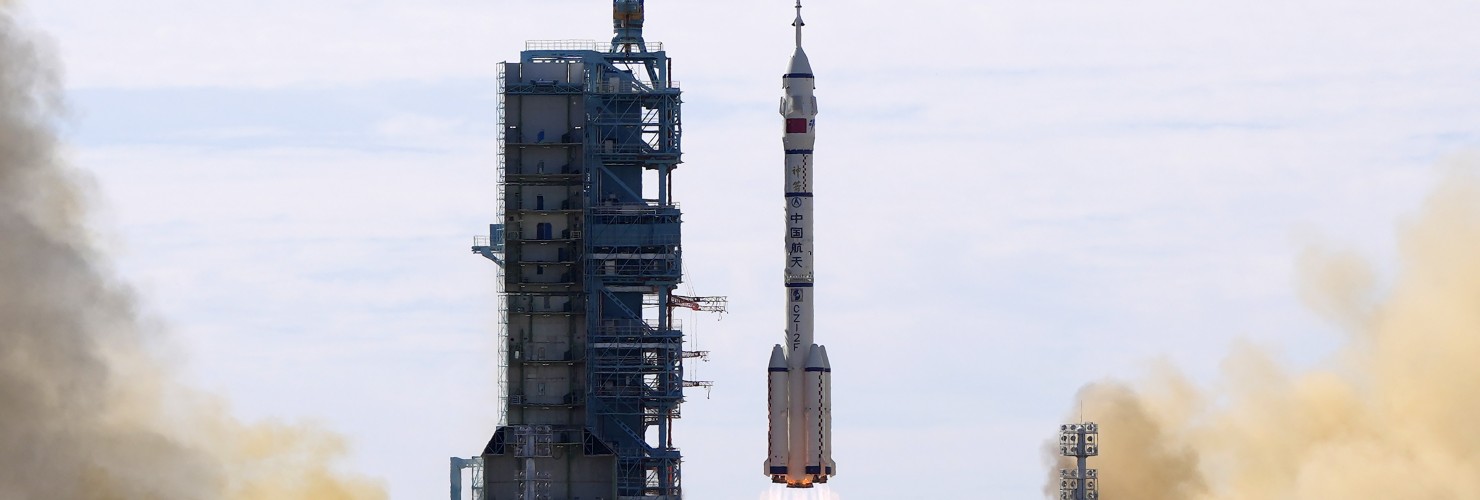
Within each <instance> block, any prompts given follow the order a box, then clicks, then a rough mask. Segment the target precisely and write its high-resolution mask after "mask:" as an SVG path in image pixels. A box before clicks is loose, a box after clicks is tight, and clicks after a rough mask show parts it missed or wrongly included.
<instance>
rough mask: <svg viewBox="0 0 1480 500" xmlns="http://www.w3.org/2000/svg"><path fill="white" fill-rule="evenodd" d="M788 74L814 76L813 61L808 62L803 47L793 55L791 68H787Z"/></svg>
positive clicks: (798, 48)
mask: <svg viewBox="0 0 1480 500" xmlns="http://www.w3.org/2000/svg"><path fill="white" fill-rule="evenodd" d="M786 72H787V73H788V74H812V61H809V60H807V52H806V51H803V50H802V48H801V47H797V51H796V52H793V53H792V54H791V66H790V67H788V68H787V70H786Z"/></svg>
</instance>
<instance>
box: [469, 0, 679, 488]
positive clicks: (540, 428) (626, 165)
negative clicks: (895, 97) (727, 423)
mask: <svg viewBox="0 0 1480 500" xmlns="http://www.w3.org/2000/svg"><path fill="white" fill-rule="evenodd" d="M613 4H614V8H613V24H614V28H615V32H616V34H615V36H614V37H613V38H612V41H611V43H610V44H607V43H605V42H595V41H549V42H544V41H536V42H528V43H527V44H526V45H525V50H524V51H523V52H521V53H520V56H519V62H508V63H503V64H501V65H500V66H499V85H500V96H501V99H500V112H499V122H500V127H499V131H500V134H501V135H500V138H499V141H500V149H501V154H500V164H499V169H498V173H499V182H500V190H499V194H498V197H499V200H498V207H499V218H500V222H499V223H497V224H493V225H492V226H491V227H490V231H489V235H488V236H487V237H481V236H480V237H478V238H476V240H475V242H474V246H473V251H474V252H475V253H479V254H482V255H483V256H485V257H488V258H489V259H490V260H493V261H494V262H495V263H497V264H498V265H499V267H500V270H501V272H500V280H499V281H500V301H499V309H500V311H499V318H500V320H501V324H500V333H501V342H500V351H501V352H500V353H499V362H500V364H501V366H500V372H501V373H502V374H503V376H502V378H501V380H500V396H501V398H502V402H503V415H502V418H501V422H500V426H499V427H498V429H497V431H495V432H494V434H493V437H492V438H491V439H490V440H489V441H488V444H487V446H486V447H485V448H484V449H483V452H482V454H481V457H480V458H481V461H482V477H483V480H482V490H481V491H480V492H478V493H480V494H482V495H484V496H486V498H489V499H497V500H504V499H523V500H546V499H548V500H569V499H585V500H593V499H607V500H619V499H637V498H642V499H654V498H657V499H670V500H678V499H679V498H680V497H681V493H682V487H681V484H682V483H681V480H680V479H681V475H680V473H679V469H680V463H681V456H680V454H679V450H678V448H676V447H674V445H673V432H672V425H673V421H674V420H675V419H677V418H679V405H680V403H682V402H683V400H684V387H685V386H686V385H692V384H696V383H693V382H688V383H686V382H685V381H684V380H683V378H682V377H683V363H684V359H685V357H686V356H693V355H697V354H698V353H685V352H684V351H683V345H684V336H683V333H682V331H681V325H680V324H679V321H678V320H675V319H674V318H672V317H671V316H672V315H671V311H672V308H673V307H681V306H683V305H682V304H680V303H678V302H679V301H682V298H681V297H680V298H675V297H677V296H675V295H673V290H674V288H675V287H676V286H677V284H678V283H679V281H680V279H681V271H682V267H681V263H682V259H681V248H682V247H681V242H680V231H679V226H680V222H681V217H680V212H679V207H678V204H677V203H676V202H675V201H674V200H673V192H672V187H673V185H672V174H673V171H674V169H675V168H676V167H677V166H678V165H679V163H681V159H682V156H681V152H680V148H679V139H680V136H681V132H682V127H681V123H680V113H679V105H680V102H681V100H680V92H679V89H678V83H677V82H675V81H674V80H673V79H672V78H671V75H670V74H669V71H670V68H671V62H670V60H669V59H668V56H667V54H666V53H665V52H664V51H663V46H662V44H658V43H647V42H645V41H644V40H643V38H642V25H643V2H642V0H615V1H614V2H613ZM644 306H646V308H645V307H644ZM456 465H457V463H456V462H455V463H454V467H456Z"/></svg>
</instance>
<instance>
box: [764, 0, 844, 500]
mask: <svg viewBox="0 0 1480 500" xmlns="http://www.w3.org/2000/svg"><path fill="white" fill-rule="evenodd" d="M796 9H797V18H796V21H795V22H793V23H792V26H795V27H796V35H797V47H796V52H795V53H793V54H792V56H791V65H790V67H788V68H787V71H786V74H785V75H783V76H782V77H781V86H782V88H783V89H784V90H785V95H784V96H783V97H782V98H781V116H782V118H783V123H784V127H785V128H784V129H783V130H784V132H783V135H782V136H781V137H782V138H781V142H782V144H783V145H784V147H785V149H786V186H785V188H784V192H785V193H786V238H785V242H786V254H785V255H786V273H785V285H786V343H785V344H777V345H776V347H775V348H773V349H772V350H771V363H770V367H769V373H768V377H767V382H768V383H767V392H768V396H769V398H768V402H769V417H770V439H769V454H768V456H767V457H766V463H765V473H766V475H767V476H770V477H771V482H774V483H786V486H787V487H790V488H811V487H812V485H813V484H815V483H825V482H827V478H828V477H829V476H832V475H833V474H834V473H836V472H837V468H836V465H835V464H834V463H833V459H832V367H831V366H830V365H829V364H828V361H827V349H826V348H824V347H822V346H820V345H817V344H814V343H812V303H813V298H814V296H813V291H814V287H813V286H814V285H815V284H816V281H815V280H814V278H813V270H812V200H813V197H812V170H813V168H812V146H813V143H814V142H815V140H816V135H815V128H816V125H817V98H816V97H814V96H813V95H812V93H813V90H814V89H815V88H816V86H815V85H814V79H813V76H812V65H811V63H810V62H808V61H807V53H806V52H803V51H802V26H803V25H804V24H803V23H802V2H801V0H797V5H796Z"/></svg>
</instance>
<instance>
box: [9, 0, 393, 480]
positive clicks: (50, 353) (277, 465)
mask: <svg viewBox="0 0 1480 500" xmlns="http://www.w3.org/2000/svg"><path fill="white" fill-rule="evenodd" d="M10 5H11V4H9V3H6V2H4V1H3V0H0V443H3V444H0V497H4V498H5V499H7V500H33V499H34V500H73V499H81V500H94V499H96V500H104V499H144V498H147V499H158V500H201V499H207V500H209V499H228V500H269V499H274V500H278V499H287V500H295V499H296V500H310V499H312V500H335V499H344V500H361V499H376V498H385V493H384V492H382V491H381V489H380V487H379V486H378V485H375V484H373V483H368V482H365V481H362V480H359V479H358V478H353V477H347V476H343V475H340V474H337V473H335V472H334V471H333V469H332V467H331V464H332V463H333V461H334V460H335V459H337V458H338V457H339V456H340V455H342V452H343V451H344V443H343V442H342V441H341V440H340V438H338V437H336V436H334V435H331V434H328V433H324V432H320V431H318V430H316V429H313V428H308V427H296V426H287V425H245V424H242V423H240V422H238V421H237V420H235V419H233V418H232V417H230V416H229V415H226V414H225V413H224V412H223V411H222V407H223V406H224V405H223V404H222V402H221V401H219V400H217V399H215V398H211V397H208V396H205V395H201V394H197V393H194V392H191V391H190V390H188V389H186V388H185V387H184V386H183V385H181V384H179V383H178V382H176V381H174V380H173V379H172V378H171V376H170V373H168V369H166V368H161V367H160V366H161V365H162V363H161V359H160V357H159V356H156V355H154V353H152V352H151V351H150V347H151V346H158V345H159V344H160V342H161V341H162V340H163V339H161V336H160V332H158V331H156V329H154V328H151V327H150V326H149V324H148V323H147V322H144V321H141V320H140V319H139V318H138V316H137V311H136V304H135V297H134V295H133V293H132V291H131V290H129V288H128V287H127V286H125V285H123V284H121V283H119V282H118V280H117V278H116V277H115V276H114V275H113V273H112V271H111V269H110V268H109V266H108V264H107V262H106V260H105V259H103V258H102V254H101V253H100V252H99V251H98V250H97V248H95V247H94V246H93V245H92V244H90V242H89V228H88V226H87V223H86V220H85V218H84V215H85V214H86V209H87V205H88V201H89V200H88V196H87V194H88V193H87V190H86V189H85V188H84V187H83V186H85V184H86V182H85V178H84V177H85V176H84V175H83V174H82V173H81V172H78V171H76V170H72V169H70V168H68V167H67V166H65V165H64V164H62V162H61V161H60V160H59V159H58V157H57V152H56V148H57V138H56V135H55V132H54V130H53V127H54V123H55V122H56V120H57V116H58V113H59V111H58V109H59V107H60V104H59V103H60V101H61V98H60V91H59V86H58V85H57V78H56V73H55V71H53V70H52V68H51V67H50V65H51V60H50V58H49V57H47V54H46V51H45V50H43V49H44V44H39V43H38V42H37V41H36V37H35V36H34V35H32V34H31V33H29V32H27V31H26V30H25V29H23V28H22V27H21V26H20V25H19V24H18V23H17V21H16V19H15V18H14V17H13V15H12V12H13V11H12V7H11V6H10Z"/></svg>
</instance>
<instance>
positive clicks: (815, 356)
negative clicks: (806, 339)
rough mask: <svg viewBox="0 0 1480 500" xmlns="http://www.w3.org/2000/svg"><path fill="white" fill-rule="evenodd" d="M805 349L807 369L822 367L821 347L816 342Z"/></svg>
mask: <svg viewBox="0 0 1480 500" xmlns="http://www.w3.org/2000/svg"><path fill="white" fill-rule="evenodd" d="M807 351H808V352H807V371H813V370H820V369H822V349H819V348H818V347H817V344H812V348H811V349H808V350H807Z"/></svg>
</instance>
